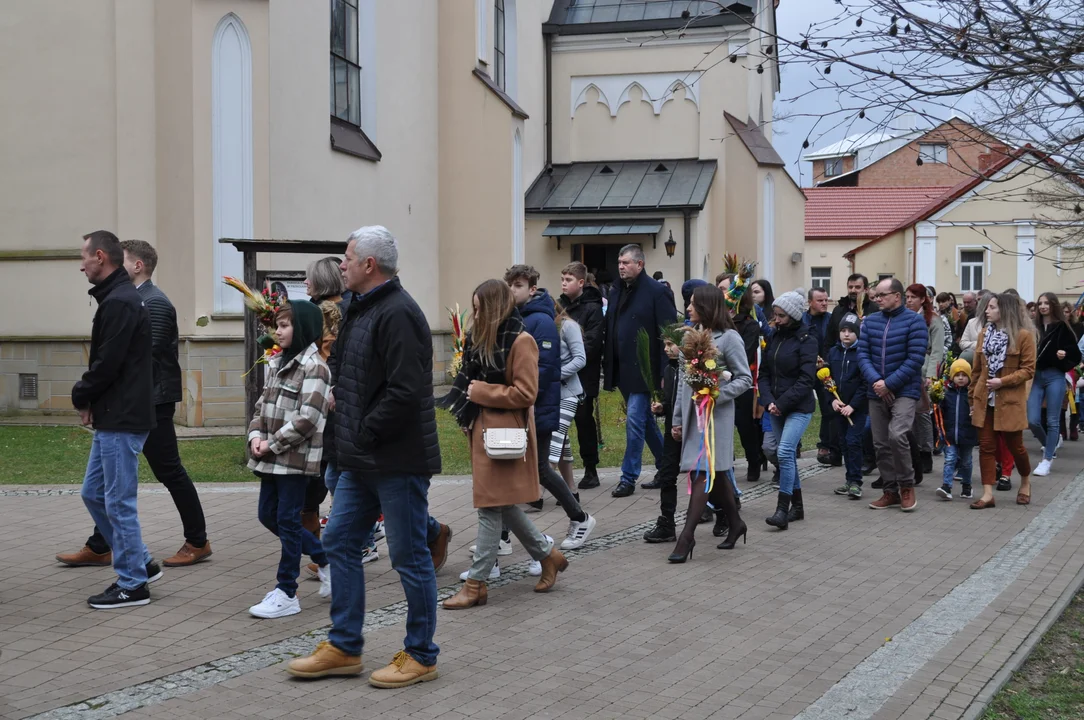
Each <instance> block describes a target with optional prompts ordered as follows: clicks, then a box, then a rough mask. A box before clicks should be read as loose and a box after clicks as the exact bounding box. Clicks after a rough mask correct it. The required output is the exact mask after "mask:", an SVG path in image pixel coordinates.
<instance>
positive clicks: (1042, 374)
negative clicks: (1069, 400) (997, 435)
mask: <svg viewBox="0 0 1084 720" xmlns="http://www.w3.org/2000/svg"><path fill="white" fill-rule="evenodd" d="M1065 392H1066V384H1065V373H1063V372H1062V371H1061V370H1058V369H1057V368H1045V369H1043V370H1039V371H1038V372H1036V373H1035V382H1033V383H1032V384H1031V394H1030V395H1028V425H1030V426H1031V434H1032V435H1034V436H1035V437H1036V439H1037V440H1038V441H1039V442H1041V443H1042V444H1043V457H1044V458H1046V459H1047V460H1053V459H1054V451H1055V450H1057V449H1058V439H1059V437H1060V433H1059V432H1058V431H1059V429H1060V425H1061V403H1062V401H1063V400H1065ZM1044 399H1045V400H1046V430H1045V431H1044V430H1043V400H1044ZM1048 438H1050V440H1049V442H1048V441H1047V439H1048Z"/></svg>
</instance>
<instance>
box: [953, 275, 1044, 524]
mask: <svg viewBox="0 0 1084 720" xmlns="http://www.w3.org/2000/svg"><path fill="white" fill-rule="evenodd" d="M981 310H982V308H980V311H981ZM1024 313H1025V309H1024V306H1023V304H1022V303H1021V302H1020V301H1019V300H1018V299H1017V297H1016V296H1014V295H1010V294H1009V293H1001V294H998V295H991V296H990V297H989V298H988V300H987V302H986V307H985V312H984V313H983V314H981V315H977V316H976V317H979V318H982V319H984V320H985V323H986V326H985V327H984V328H982V330H980V331H979V336H978V340H977V342H976V345H975V364H974V368H973V370H972V372H971V386H970V390H969V392H968V394H969V397H970V400H971V424H972V425H974V426H975V427H977V428H979V467H980V469H981V473H982V497H981V498H980V499H978V500H976V501H975V502H973V503H971V508H972V509H974V510H984V509H986V508H992V507H994V485H995V483H997V480H998V477H997V435H998V433H1000V434H1001V436H1002V438H1003V439H1004V441H1005V445H1006V446H1007V447H1008V449H1009V452H1010V453H1011V454H1012V457H1013V459H1014V460H1015V461H1016V469H1017V471H1018V472H1019V473H1020V490H1019V492H1018V494H1017V496H1016V503H1017V504H1018V505H1027V504H1028V503H1030V502H1031V460H1030V459H1029V458H1028V453H1027V450H1026V449H1025V448H1024V430H1025V429H1026V428H1027V427H1028V417H1027V383H1028V381H1029V380H1031V379H1032V378H1033V377H1034V376H1035V335H1034V334H1033V333H1032V331H1031V322H1030V321H1029V320H1028V319H1027V318H1026V317H1025V315H1024Z"/></svg>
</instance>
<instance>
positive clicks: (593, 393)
mask: <svg viewBox="0 0 1084 720" xmlns="http://www.w3.org/2000/svg"><path fill="white" fill-rule="evenodd" d="M560 302H561V306H562V307H563V308H564V309H565V312H566V313H568V316H569V317H570V318H572V319H573V320H575V321H576V324H577V325H579V326H580V329H581V330H583V348H584V350H585V351H586V352H587V364H586V365H584V366H583V370H580V372H579V376H580V384H581V385H583V392H584V394H585V395H587V397H589V398H593V397H598V386H599V380H600V377H601V375H602V341H603V340H604V339H605V334H606V318H605V315H604V314H603V312H602V293H601V292H599V291H598V289H597V288H593V287H591V286H590V285H588V286H586V287H585V288H584V289H583V292H582V293H580V296H579V297H578V298H576V299H575V300H569V299H568V297H567V296H565V295H562V296H561V300H560Z"/></svg>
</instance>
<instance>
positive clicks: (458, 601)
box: [444, 578, 489, 610]
mask: <svg viewBox="0 0 1084 720" xmlns="http://www.w3.org/2000/svg"><path fill="white" fill-rule="evenodd" d="M488 601H489V586H487V585H486V584H485V582H483V581H482V580H471V579H470V578H467V581H466V582H465V583H463V587H461V588H459V592H457V593H456V594H455V595H452V596H451V597H450V598H448V599H447V600H445V601H444V609H445V610H466V609H467V608H472V607H474V606H475V605H485V604H486V603H487V602H488Z"/></svg>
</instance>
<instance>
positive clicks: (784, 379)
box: [758, 288, 817, 530]
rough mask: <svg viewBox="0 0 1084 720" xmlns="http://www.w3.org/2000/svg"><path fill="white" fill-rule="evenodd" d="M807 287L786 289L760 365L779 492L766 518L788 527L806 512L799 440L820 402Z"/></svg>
mask: <svg viewBox="0 0 1084 720" xmlns="http://www.w3.org/2000/svg"><path fill="white" fill-rule="evenodd" d="M804 309H805V290H803V289H802V288H798V289H797V290H792V291H791V292H788V293H783V294H782V295H780V296H779V298H778V299H776V301H775V305H774V306H773V307H772V321H773V322H774V323H775V332H774V333H772V337H771V339H770V340H769V341H768V347H767V349H765V351H764V355H763V359H762V361H761V366H760V378H759V381H758V389H759V390H760V404H761V405H762V406H763V407H764V408H765V409H766V410H767V411H768V416H769V417H770V418H771V423H772V432H773V433H775V436H776V438H777V440H778V447H777V448H776V451H775V452H776V456H777V457H778V458H779V497H778V501H777V504H776V509H775V514H774V515H772V516H771V517H768V518H766V519H765V522H766V523H768V524H769V525H771V526H772V527H777V528H779V529H780V530H786V529H787V526H788V524H789V523H791V522H794V521H795V520H802V519H803V518H804V517H805V505H804V504H803V502H802V485H801V482H800V481H799V480H798V464H797V461H796V456H797V451H798V443H799V442H801V440H802V434H803V433H804V432H805V429H806V427H807V426H808V425H809V421H810V419H811V418H812V417H813V412H814V410H816V407H817V400H816V396H815V395H814V394H813V384H814V382H815V380H816V372H817V339H816V338H815V337H813V335H811V334H810V332H809V327H808V326H806V325H804V324H803V323H802V312H803V311H804Z"/></svg>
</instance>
